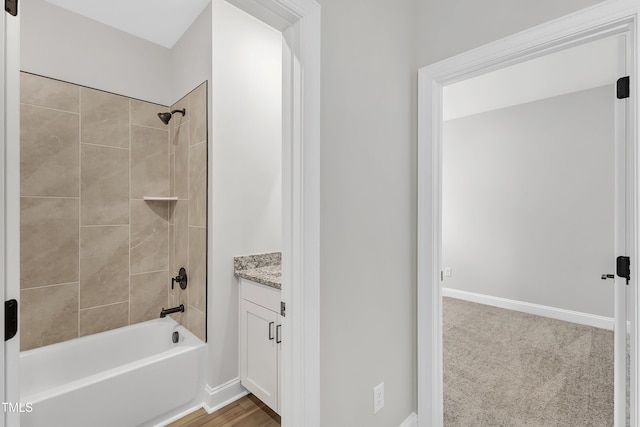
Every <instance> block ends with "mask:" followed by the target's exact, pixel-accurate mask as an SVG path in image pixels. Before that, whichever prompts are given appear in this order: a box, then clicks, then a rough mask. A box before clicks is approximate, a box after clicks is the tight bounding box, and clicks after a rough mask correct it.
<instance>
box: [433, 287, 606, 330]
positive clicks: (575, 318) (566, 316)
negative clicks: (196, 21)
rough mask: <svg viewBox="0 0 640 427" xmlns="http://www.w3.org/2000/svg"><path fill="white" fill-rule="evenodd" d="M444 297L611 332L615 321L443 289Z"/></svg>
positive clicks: (576, 312)
mask: <svg viewBox="0 0 640 427" xmlns="http://www.w3.org/2000/svg"><path fill="white" fill-rule="evenodd" d="M442 296H445V297H451V298H457V299H462V300H465V301H471V302H477V303H480V304H485V305H492V306H494V307H500V308H506V309H508V310H515V311H521V312H523V313H528V314H535V315H537V316H544V317H550V318H552V319H557V320H564V321H565V322H573V323H579V324H581V325H587V326H594V327H596V328H602V329H609V330H611V331H612V330H613V324H614V320H613V318H611V317H604V316H596V315H594V314H587V313H581V312H579V311H571V310H565V309H562V308H556V307H549V306H546V305H539V304H532V303H528V302H523V301H516V300H511V299H506V298H500V297H493V296H489V295H482V294H476V293H473V292H466V291H459V290H457V289H451V288H442Z"/></svg>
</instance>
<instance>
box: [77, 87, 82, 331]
mask: <svg viewBox="0 0 640 427" xmlns="http://www.w3.org/2000/svg"><path fill="white" fill-rule="evenodd" d="M81 252H82V90H81V89H80V88H79V87H78V333H77V336H78V337H79V336H80V307H81V305H80V298H81V295H80V292H81V288H82V287H81V283H80V277H81V273H82V253H81Z"/></svg>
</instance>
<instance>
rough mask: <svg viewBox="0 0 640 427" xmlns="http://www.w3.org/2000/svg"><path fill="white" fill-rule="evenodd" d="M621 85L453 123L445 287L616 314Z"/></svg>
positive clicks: (447, 154)
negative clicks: (605, 276) (613, 276)
mask: <svg viewBox="0 0 640 427" xmlns="http://www.w3.org/2000/svg"><path fill="white" fill-rule="evenodd" d="M614 101H615V93H614V87H613V85H607V86H602V87H599V88H595V89H589V90H585V91H580V92H575V93H572V94H568V95H561V96H557V97H553V98H548V99H545V100H540V101H535V102H531V103H526V104H522V105H518V106H513V107H508V108H504V109H499V110H494V111H490V112H486V113H481V114H476V115H472V116H468V117H463V118H459V119H455V120H449V121H446V122H445V123H444V131H443V198H442V203H443V205H442V218H443V219H442V230H443V245H442V250H443V265H444V266H447V267H451V268H452V275H451V277H445V281H444V283H443V286H445V287H447V288H452V289H457V290H463V291H467V292H474V293H479V294H483V295H490V296H496V297H502V298H507V299H513V300H518V301H524V302H529V303H534V304H541V305H545V306H550V307H556V308H562V309H567V310H573V311H578V312H583V313H587V314H595V315H600V316H608V317H612V316H613V287H612V285H611V283H610V281H603V280H601V278H600V275H601V274H602V273H607V272H611V271H610V270H612V263H613V260H614V258H615V247H614V236H615V235H614V204H613V201H614V189H615V187H614V169H613V165H614V116H613V107H614Z"/></svg>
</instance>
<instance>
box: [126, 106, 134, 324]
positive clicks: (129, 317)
mask: <svg viewBox="0 0 640 427" xmlns="http://www.w3.org/2000/svg"><path fill="white" fill-rule="evenodd" d="M132 152H133V143H132V141H131V99H129V242H128V244H127V250H128V252H129V272H128V273H129V274H128V276H129V277H128V280H129V292H128V294H127V299H128V301H129V304H128V305H129V307H128V308H129V309H128V318H127V326H128V325H131V222H132V218H131V175H132V173H131V172H132V170H131V162H132V160H131V157H132V155H131V153H132Z"/></svg>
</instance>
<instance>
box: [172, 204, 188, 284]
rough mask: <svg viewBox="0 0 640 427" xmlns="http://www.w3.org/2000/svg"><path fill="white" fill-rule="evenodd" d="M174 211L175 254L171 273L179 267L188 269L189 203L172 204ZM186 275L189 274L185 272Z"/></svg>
mask: <svg viewBox="0 0 640 427" xmlns="http://www.w3.org/2000/svg"><path fill="white" fill-rule="evenodd" d="M174 204H175V209H174V211H173V216H174V218H175V239H176V240H175V252H174V263H173V271H178V270H179V269H180V267H184V268H189V266H188V262H189V202H188V201H187V200H178V201H177V202H174ZM187 274H189V272H188V271H187Z"/></svg>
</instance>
